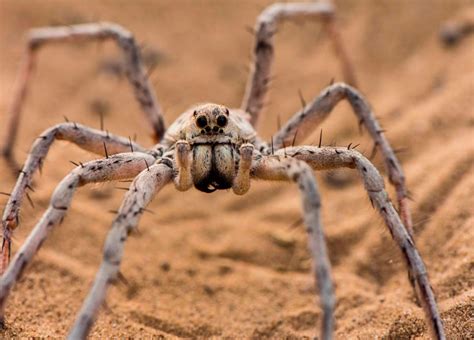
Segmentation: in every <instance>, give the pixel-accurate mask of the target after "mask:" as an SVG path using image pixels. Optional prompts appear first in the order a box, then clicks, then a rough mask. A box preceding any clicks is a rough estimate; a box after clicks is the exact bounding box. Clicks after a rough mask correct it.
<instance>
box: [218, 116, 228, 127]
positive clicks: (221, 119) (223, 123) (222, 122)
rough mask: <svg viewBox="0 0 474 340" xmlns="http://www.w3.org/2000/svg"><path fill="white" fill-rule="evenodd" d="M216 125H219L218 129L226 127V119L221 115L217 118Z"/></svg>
mask: <svg viewBox="0 0 474 340" xmlns="http://www.w3.org/2000/svg"><path fill="white" fill-rule="evenodd" d="M217 125H219V126H220V127H224V126H226V125H227V117H226V116H223V115H220V116H219V117H217Z"/></svg>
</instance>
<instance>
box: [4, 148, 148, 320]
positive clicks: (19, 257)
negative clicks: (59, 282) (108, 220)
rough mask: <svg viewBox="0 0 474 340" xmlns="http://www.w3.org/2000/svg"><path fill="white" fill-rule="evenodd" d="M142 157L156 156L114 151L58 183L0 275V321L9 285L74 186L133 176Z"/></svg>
mask: <svg viewBox="0 0 474 340" xmlns="http://www.w3.org/2000/svg"><path fill="white" fill-rule="evenodd" d="M145 161H147V162H149V163H150V164H152V163H153V162H154V161H155V158H154V157H153V156H151V155H148V154H144V153H139V152H135V153H123V154H117V155H113V156H110V157H109V158H106V159H101V160H96V161H91V162H88V163H85V164H84V165H83V166H82V167H81V166H79V167H77V168H76V169H74V170H73V171H71V172H70V173H69V175H67V176H66V177H65V178H64V179H63V180H62V181H61V183H59V185H58V186H57V187H56V189H55V191H54V193H53V195H52V197H51V201H50V205H49V207H48V209H47V210H46V212H45V213H44V214H43V216H42V218H41V220H40V221H39V222H38V223H37V224H36V226H35V227H34V228H33V230H32V232H31V233H30V235H29V236H28V238H27V239H26V241H25V243H24V244H23V245H22V246H21V248H20V249H19V250H18V252H17V253H16V254H15V256H14V257H13V260H12V262H11V264H10V265H9V266H8V267H7V270H6V271H5V273H4V274H3V276H2V277H1V278H0V322H3V320H4V312H5V303H6V300H7V297H8V294H9V293H10V290H11V288H12V287H13V285H14V284H15V282H16V281H18V279H19V278H20V276H21V274H22V272H23V270H24V269H25V266H26V265H27V264H29V263H30V262H31V259H32V258H33V255H34V254H35V253H36V252H37V251H38V249H39V248H40V247H41V245H42V244H43V242H44V241H45V239H46V237H47V236H48V233H49V231H50V230H51V229H52V228H53V227H54V226H55V225H57V224H58V223H60V222H61V221H62V220H63V219H64V217H65V215H66V212H67V210H68V208H69V206H70V203H71V200H72V197H73V194H74V192H75V191H76V188H77V187H79V186H83V185H86V184H88V183H95V182H106V181H113V180H120V179H127V178H133V177H135V176H136V175H137V174H138V173H140V171H142V170H143V169H146V165H145Z"/></svg>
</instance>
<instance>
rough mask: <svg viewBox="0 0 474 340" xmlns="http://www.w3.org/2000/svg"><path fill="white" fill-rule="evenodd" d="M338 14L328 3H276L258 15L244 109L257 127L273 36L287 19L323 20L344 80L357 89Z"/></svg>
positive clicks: (268, 71)
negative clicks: (339, 28) (339, 25)
mask: <svg viewBox="0 0 474 340" xmlns="http://www.w3.org/2000/svg"><path fill="white" fill-rule="evenodd" d="M335 12H336V10H335V7H334V6H333V5H332V4H331V3H328V2H307V3H275V4H273V5H270V6H268V7H267V8H265V9H264V10H263V12H262V13H261V14H260V15H259V17H258V19H257V23H256V25H255V39H256V40H255V47H254V60H253V62H252V64H251V71H250V75H249V78H248V81H247V87H246V89H245V95H244V98H243V101H242V106H241V108H242V109H243V110H244V111H246V112H248V113H250V115H251V118H250V122H251V123H252V125H253V126H256V124H257V121H258V118H259V114H260V111H261V110H262V108H263V105H264V99H265V95H266V94H267V91H268V82H269V79H270V73H271V66H272V63H273V58H274V48H273V36H274V35H275V33H276V32H277V25H278V24H279V23H280V22H282V21H284V20H291V19H296V20H304V19H316V20H321V21H323V23H324V28H325V30H326V32H327V33H328V35H329V37H330V38H331V40H332V42H333V45H334V50H335V52H336V56H337V57H338V58H339V60H340V63H341V66H342V71H343V75H344V80H345V81H346V82H347V83H348V84H351V85H354V86H356V78H355V75H354V71H353V67H352V64H351V62H350V60H349V57H348V55H347V53H346V52H345V49H344V47H343V43H342V41H341V37H340V35H339V31H338V29H337V27H336V13H335Z"/></svg>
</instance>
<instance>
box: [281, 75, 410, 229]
mask: <svg viewBox="0 0 474 340" xmlns="http://www.w3.org/2000/svg"><path fill="white" fill-rule="evenodd" d="M343 99H346V100H348V101H349V103H350V104H351V106H352V109H353V110H354V113H355V114H356V116H357V118H358V119H359V122H360V124H364V126H365V127H366V128H367V130H368V131H369V134H370V136H371V137H372V139H373V140H374V142H375V145H374V148H375V147H377V148H378V149H379V150H380V152H381V153H382V155H383V159H384V162H385V167H386V169H387V172H388V177H389V180H390V183H392V184H393V185H394V186H395V188H396V191H397V200H398V208H399V210H400V215H401V217H402V221H403V224H404V225H405V227H406V228H407V230H408V232H409V233H410V235H411V236H413V223H412V219H411V213H410V208H409V202H408V200H409V198H408V191H407V188H406V185H405V175H404V174H403V169H402V167H401V165H400V162H399V161H398V159H397V156H396V155H395V152H394V150H393V148H392V146H391V145H390V143H389V142H388V140H387V138H385V136H384V134H383V133H384V130H383V129H382V128H381V127H380V125H379V123H378V121H377V119H376V118H375V116H374V114H373V112H372V110H371V109H370V105H369V104H368V102H367V100H366V99H365V98H364V97H362V95H361V94H360V93H359V92H358V91H357V90H356V89H354V88H353V87H351V86H349V85H346V84H343V83H337V84H334V85H331V86H329V87H327V88H326V89H324V90H323V91H322V92H321V94H320V95H319V96H318V97H316V98H315V99H314V100H313V101H312V102H311V103H309V104H308V105H306V107H304V108H303V109H302V110H301V111H299V112H297V113H296V114H295V115H294V116H293V117H292V118H291V119H290V120H289V121H288V122H287V123H286V124H285V125H284V126H283V127H282V128H281V129H280V130H279V131H278V132H277V133H276V135H275V136H273V143H274V147H275V149H279V148H282V147H284V146H285V145H291V144H292V140H293V139H294V138H295V134H296V133H297V139H298V140H300V141H301V140H303V139H304V138H305V137H307V136H308V135H309V134H310V133H312V132H313V131H314V129H315V127H316V126H317V125H319V124H321V123H322V122H323V121H324V120H325V119H326V118H327V117H328V116H329V114H330V113H331V111H332V109H333V108H334V107H335V106H336V105H337V104H338V103H339V102H340V101H341V100H343Z"/></svg>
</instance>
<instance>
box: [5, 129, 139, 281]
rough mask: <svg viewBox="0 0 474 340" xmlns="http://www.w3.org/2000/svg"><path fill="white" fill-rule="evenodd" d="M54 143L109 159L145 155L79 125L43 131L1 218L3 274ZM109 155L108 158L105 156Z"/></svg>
mask: <svg viewBox="0 0 474 340" xmlns="http://www.w3.org/2000/svg"><path fill="white" fill-rule="evenodd" d="M55 140H67V141H69V142H72V143H74V144H76V145H77V146H79V147H80V148H82V149H85V150H87V151H90V152H93V153H96V154H99V155H103V156H108V155H113V154H117V153H121V152H127V151H130V150H132V151H139V152H146V150H145V148H143V147H142V146H140V145H138V144H136V143H133V142H131V141H130V140H129V139H126V138H123V137H119V136H115V135H112V134H109V133H108V132H105V131H99V130H95V129H91V128H89V127H86V126H83V125H80V124H76V123H62V124H58V125H56V126H53V127H52V128H50V129H48V130H46V131H44V132H43V133H42V134H41V135H40V137H38V138H37V139H36V141H35V143H34V144H33V146H32V148H31V151H30V153H29V155H28V158H27V160H26V163H25V165H24V166H23V169H22V170H21V171H20V174H19V177H18V180H17V182H16V185H15V187H14V189H13V191H12V193H11V195H10V197H9V200H8V203H7V205H6V207H5V210H4V212H3V217H2V225H3V243H2V249H1V251H2V258H1V261H2V262H1V263H0V264H1V267H0V273H3V271H4V269H5V268H6V266H7V265H8V261H9V258H10V251H9V250H10V237H11V233H12V232H13V230H14V229H15V228H16V227H17V225H18V216H19V213H20V207H21V203H22V201H23V198H24V196H25V194H26V192H27V189H31V185H32V180H33V175H34V173H35V171H36V170H37V169H38V168H41V166H42V163H43V161H44V159H45V158H46V155H47V153H48V151H49V148H50V146H51V145H52V143H53V142H54V141H55ZM106 152H107V155H106V154H105V153H106Z"/></svg>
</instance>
